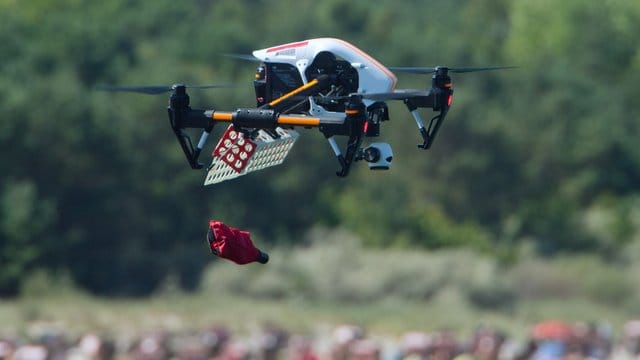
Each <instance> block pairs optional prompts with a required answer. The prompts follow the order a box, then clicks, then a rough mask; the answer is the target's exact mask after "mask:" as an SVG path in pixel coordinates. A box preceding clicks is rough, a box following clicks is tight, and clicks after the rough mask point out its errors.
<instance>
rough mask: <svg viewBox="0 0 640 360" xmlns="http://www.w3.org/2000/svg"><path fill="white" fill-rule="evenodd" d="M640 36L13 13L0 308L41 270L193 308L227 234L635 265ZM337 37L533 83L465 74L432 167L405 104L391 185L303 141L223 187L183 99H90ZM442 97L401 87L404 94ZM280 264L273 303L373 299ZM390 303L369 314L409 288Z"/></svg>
mask: <svg viewBox="0 0 640 360" xmlns="http://www.w3.org/2000/svg"><path fill="white" fill-rule="evenodd" d="M639 32H640V5H638V4H637V3H636V2H631V1H624V0H612V1H606V2H594V3H589V4H585V3H584V2H583V1H578V0H572V1H565V2H562V3H557V2H551V1H549V0H543V1H531V0H527V1H518V2H508V1H503V0H481V1H458V2H450V1H445V0H439V1H431V2H428V3H425V2H420V1H404V2H400V3H398V2H395V1H391V0H384V1H381V2H379V3H377V4H376V6H371V3H370V2H368V1H365V0H355V1H353V0H352V1H344V0H331V1H322V2H318V1H308V0H304V1H299V2H296V3H295V4H291V3H290V2H284V1H261V0H259V1H255V0H243V1H231V0H223V1H215V2H204V1H199V0H192V1H182V2H176V1H170V0H159V1H156V2H145V1H139V0H135V1H129V0H127V1H125V0H115V1H109V2H102V3H101V2H87V1H78V0H62V1H49V0H34V1H28V2H18V1H10V0H9V1H0V54H2V60H3V61H2V63H3V66H2V68H1V69H0V109H2V111H3V119H2V121H0V151H1V152H2V154H3V156H2V157H1V158H0V168H2V169H3V173H2V175H0V200H1V204H0V205H1V208H0V211H1V215H2V217H1V218H0V261H1V263H0V265H1V266H0V269H1V270H0V295H11V294H15V293H16V292H17V291H18V289H20V283H21V282H22V281H23V280H24V279H23V278H24V276H26V274H27V273H29V272H30V271H32V270H33V269H36V268H39V269H45V270H52V271H54V270H55V271H62V272H66V273H68V274H69V276H70V278H71V281H74V282H76V283H77V284H79V285H80V286H81V287H83V288H86V289H89V290H90V291H93V292H97V293H101V294H112V295H116V294H122V295H139V294H148V293H150V292H152V291H154V289H155V288H156V287H157V286H159V285H160V284H162V283H163V281H164V279H165V278H166V277H170V278H171V279H175V280H174V281H175V282H176V283H177V284H178V285H176V286H178V287H180V288H185V289H194V288H195V287H197V285H198V283H199V279H200V276H201V272H202V269H203V267H204V266H205V264H206V263H207V261H208V258H207V256H208V254H207V253H206V251H205V250H204V247H203V246H201V245H200V244H201V241H202V238H203V237H204V229H205V225H206V219H208V218H210V217H214V218H219V219H221V220H224V221H226V222H228V223H230V224H231V225H235V226H238V227H243V228H249V229H251V230H252V232H253V234H254V236H255V237H256V239H259V241H260V242H262V243H264V244H266V245H267V246H270V245H275V244H280V245H282V246H291V245H292V244H296V243H299V242H300V241H301V240H300V239H302V238H303V235H304V234H305V233H306V232H307V229H309V228H310V227H312V226H314V225H317V224H320V225H325V226H329V227H343V228H346V229H349V230H350V231H352V232H353V233H355V234H357V237H358V238H360V239H361V240H362V242H363V243H364V244H366V245H367V246H372V247H380V248H389V247H396V248H405V249H407V248H411V249H415V248H420V249H442V248H448V247H457V248H465V247H467V248H468V247H470V248H473V249H476V250H480V251H482V252H483V253H484V254H497V255H499V256H503V255H504V254H516V253H517V249H518V248H519V246H520V244H521V243H522V242H523V241H524V240H527V241H531V242H533V243H534V244H535V248H536V250H537V251H539V252H541V253H543V254H545V255H548V256H553V255H557V254H569V253H586V252H588V253H595V254H600V255H604V258H606V259H607V261H609V260H611V259H621V258H624V256H623V255H626V254H621V252H622V251H621V250H620V249H624V248H625V247H626V246H627V245H628V244H630V243H633V242H634V240H633V239H634V237H636V236H637V234H638V233H639V232H638V224H637V220H636V219H637V216H634V215H633V214H636V213H637V210H636V208H637V204H636V203H637V198H638V192H639V191H638V184H639V183H640V150H638V147H637V145H636V144H637V134H638V133H640V128H639V126H640V125H639V124H638V122H637V119H638V116H640V108H639V106H638V103H637V98H638V96H639V95H640V93H639V90H638V87H637V83H638V81H640V75H639V74H640V71H638V70H640V51H639V49H640V39H639V38H638V36H637V34H638V33H639ZM323 36H334V37H339V38H343V39H346V40H348V41H351V42H353V43H354V44H356V45H357V46H359V47H360V48H362V49H363V50H365V51H366V52H368V53H370V54H371V55H372V56H374V57H376V58H377V59H379V60H380V61H382V62H383V63H385V64H388V65H389V66H403V65H406V66H411V65H414V66H429V65H439V64H440V65H442V64H446V65H452V66H476V65H477V66H484V65H510V64H513V65H519V66H520V68H519V69H516V70H510V71H504V72H492V73H484V74H468V75H466V76H454V81H455V83H456V92H455V95H456V96H455V100H454V107H453V108H452V110H451V112H450V113H449V116H448V118H447V122H446V124H445V126H444V127H443V128H442V131H441V132H440V135H439V137H438V139H437V141H436V143H435V145H434V147H433V148H432V149H431V150H429V151H428V152H417V150H416V149H415V143H416V142H417V141H418V138H419V136H418V134H417V132H416V129H415V124H413V122H412V121H411V118H410V117H409V116H408V115H406V113H405V109H404V108H403V107H402V104H392V105H391V114H392V120H391V121H390V122H388V123H385V124H383V135H384V137H383V138H382V139H381V141H388V142H390V143H391V144H392V145H393V147H394V154H395V159H394V164H393V169H392V170H391V172H389V173H371V172H370V171H369V170H367V169H366V166H363V165H362V164H356V167H355V168H354V170H353V173H352V175H351V176H350V177H349V178H347V179H338V178H336V177H334V176H333V172H334V170H335V168H336V166H337V163H336V162H335V160H334V158H333V156H332V153H331V151H330V149H329V148H328V146H327V144H326V141H325V140H324V139H323V137H322V136H318V134H317V133H315V132H313V133H311V131H303V132H304V134H303V135H304V136H303V137H302V138H301V140H300V143H299V145H297V148H296V149H295V151H294V152H293V153H292V155H291V157H290V158H289V159H287V162H286V164H285V165H284V166H281V167H279V168H277V169H270V170H264V171H262V172H261V173H256V174H252V175H249V176H246V177H243V178H241V179H238V180H236V181H233V182H228V183H223V184H220V185H217V186H215V187H213V188H208V189H203V188H201V185H200V184H201V181H202V175H203V174H202V173H200V172H193V171H190V170H189V169H188V168H187V166H186V163H185V161H184V159H183V155H182V154H181V151H180V149H179V147H178V146H177V144H176V143H175V139H174V138H173V135H172V134H171V131H169V129H168V127H167V124H166V112H165V110H164V107H165V104H166V99H162V98H153V97H145V96H134V95H121V94H105V93H98V92H95V91H92V89H93V88H94V87H95V86H96V85H98V84H104V83H109V84H169V83H173V82H178V81H185V82H189V83H211V82H213V83H227V82H237V83H242V84H247V85H248V82H247V81H248V80H249V79H251V77H252V73H253V70H254V69H253V65H251V64H246V63H237V62H233V61H230V60H228V59H225V58H223V57H222V56H221V54H223V53H246V52H248V51H250V50H251V49H255V48H263V47H267V46H271V45H275V44H280V43H284V42H288V41H296V40H300V39H303V38H311V37H323ZM429 81H430V79H429V78H428V77H427V78H421V77H415V76H412V77H410V76H405V75H402V76H401V78H400V86H401V87H414V88H420V87H424V86H425V84H428V83H429ZM191 95H192V103H193V104H198V106H200V104H202V106H203V107H212V108H216V109H220V108H221V109H233V108H236V107H240V106H252V105H253V102H252V101H251V100H250V99H251V98H252V96H253V95H252V89H251V87H250V86H246V88H240V89H237V90H234V91H213V92H210V93H195V92H194V93H193V94H191ZM403 114H404V115H403ZM426 115H428V114H426ZM426 115H425V117H426ZM220 131H221V129H216V134H219V132H220ZM511 256H513V255H511ZM338 258H340V257H338ZM514 258H515V257H514ZM340 261H348V259H342V260H340ZM381 261H384V260H381ZM336 265H337V264H336ZM411 265H412V266H417V268H420V267H419V266H418V265H416V264H411ZM282 266H283V267H282V268H279V270H278V271H277V272H275V273H273V274H271V275H268V276H271V278H265V279H263V281H262V282H261V283H262V284H266V285H264V287H263V288H262V289H260V288H256V289H257V290H254V291H256V294H264V295H265V296H268V297H273V298H277V297H280V296H284V294H287V293H288V290H287V289H282V288H281V289H278V287H277V284H278V279H279V278H280V277H283V276H284V277H287V275H286V274H288V273H296V274H298V275H296V276H297V277H296V279H293V280H291V281H293V282H294V283H295V284H298V285H296V286H299V287H300V292H302V293H308V294H310V295H309V296H315V293H314V291H317V292H322V291H324V290H327V289H329V288H332V287H336V288H337V289H338V290H335V292H332V293H333V294H334V297H333V298H335V299H342V298H348V297H349V291H348V290H349V289H350V288H352V287H357V286H365V285H360V284H358V281H357V279H355V278H354V279H350V278H348V277H346V278H342V277H341V276H339V274H334V276H333V277H328V278H329V279H331V280H330V281H329V280H327V283H326V284H324V285H322V284H316V285H314V286H313V287H310V285H309V281H308V277H309V276H311V275H312V274H313V273H314V272H315V271H320V270H319V269H314V268H304V266H303V265H301V264H290V265H286V266H284V265H282ZM354 266H356V268H354V269H351V270H352V271H355V272H358V271H359V270H358V269H359V268H358V267H357V266H360V265H358V264H356V265H354ZM388 266H400V267H402V265H398V264H388ZM289 267H294V268H295V269H297V270H296V271H293V270H292V268H289ZM405 270H406V272H407V273H406V274H404V273H403V274H404V275H402V276H407V277H410V276H411V267H410V266H409V265H407V268H406V269H405ZM362 271H364V270H362ZM399 271H400V270H399ZM401 273H402V272H401ZM243 274H244V273H243ZM247 276H248V275H247ZM252 276H256V277H258V276H259V274H255V275H252ZM265 276H267V275H265ZM604 276H605V277H606V278H609V277H610V276H609V275H604ZM432 280H433V279H432ZM424 281H426V283H419V285H416V288H415V289H413V290H407V291H408V293H411V294H416V293H417V294H421V295H419V296H424V297H429V296H431V295H430V294H431V291H429V290H424V291H423V290H421V289H434V288H436V287H437V285H434V284H432V283H430V282H429V281H431V280H424ZM434 281H436V280H434ZM602 281H603V282H604V280H602ZM621 281H622V280H621ZM624 281H626V280H624ZM624 281H623V283H615V282H608V283H607V284H608V285H611V286H614V287H617V288H618V289H620V288H624V285H625V284H626V283H624ZM436 282H437V281H436ZM561 283H563V282H562V281H561ZM380 284H381V285H380V286H381V288H375V287H374V288H366V286H365V288H363V289H362V294H365V295H362V296H363V297H364V298H367V297H370V296H374V295H372V294H379V293H380V292H382V291H383V290H382V289H384V288H385V286H386V287H388V288H387V290H388V291H392V290H393V291H394V292H397V290H394V288H393V286H394V284H404V283H403V280H402V278H394V277H392V276H390V277H389V278H388V279H386V278H385V279H383V281H381V283H380ZM616 284H617V285H616ZM398 286H400V285H398ZM493 286H494V285H491V286H489V285H487V286H486V287H484V285H483V286H480V288H475V289H474V290H471V292H472V293H474V294H475V295H470V293H469V294H467V293H465V294H467V295H468V297H469V299H471V300H470V301H476V302H478V303H484V304H486V306H492V305H491V304H494V303H496V302H499V300H498V299H493V298H491V296H487V293H489V294H493V293H494V292H495V291H494V290H496V291H498V292H500V291H501V290H500V289H501V287H500V286H502V285H499V286H498V288H495V289H494V288H493ZM541 286H542V285H541ZM400 287H401V288H403V289H405V286H404V285H402V286H400ZM542 287H543V288H544V287H545V286H542ZM550 287H551V288H553V286H551V285H550ZM596 287H597V286H596ZM312 289H315V290H312ZM318 289H320V290H318ZM340 289H342V290H340ZM406 289H411V287H410V286H409V285H407V287H406ZM485 289H490V290H485ZM425 291H426V292H425ZM616 291H617V290H615V289H612V290H611V291H610V293H616ZM579 292H581V293H586V292H588V291H587V290H584V289H583V290H580V291H579ZM467 295H465V296H467ZM503 295H505V296H504V298H508V297H509V296H508V294H503ZM376 296H377V295H376ZM411 296H414V295H411ZM416 296H418V295H416ZM500 298H502V297H500ZM356 300H357V299H356ZM605 300H606V299H605ZM607 301H609V300H607Z"/></svg>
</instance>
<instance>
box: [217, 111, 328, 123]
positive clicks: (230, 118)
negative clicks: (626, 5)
mask: <svg viewBox="0 0 640 360" xmlns="http://www.w3.org/2000/svg"><path fill="white" fill-rule="evenodd" d="M251 110H253V109H251ZM238 113H239V111H236V112H227V111H215V112H213V114H211V117H212V118H213V120H215V121H220V122H235V120H236V119H237V118H238V115H237V114H238ZM269 113H270V112H269ZM321 122H322V119H321V118H319V117H309V116H304V115H285V114H283V115H276V119H275V123H276V124H277V125H290V126H307V127H318V126H320V123H321ZM256 127H260V126H256Z"/></svg>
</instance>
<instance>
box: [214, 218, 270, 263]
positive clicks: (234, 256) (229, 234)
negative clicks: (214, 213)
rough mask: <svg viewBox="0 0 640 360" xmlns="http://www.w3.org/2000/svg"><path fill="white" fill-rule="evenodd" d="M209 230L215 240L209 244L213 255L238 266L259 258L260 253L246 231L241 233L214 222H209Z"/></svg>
mask: <svg viewBox="0 0 640 360" xmlns="http://www.w3.org/2000/svg"><path fill="white" fill-rule="evenodd" d="M209 229H211V230H212V231H213V234H214V236H215V240H214V241H213V242H211V243H210V244H209V245H210V246H211V252H213V253H214V254H215V255H217V256H219V257H221V258H224V259H227V260H231V261H233V262H235V263H236V264H240V265H244V264H248V263H251V262H254V261H258V259H259V258H260V251H258V249H256V247H255V246H254V245H253V242H252V241H251V234H250V233H249V232H248V231H241V230H238V229H235V228H232V227H230V226H227V225H226V224H224V223H222V222H220V221H215V220H211V221H209Z"/></svg>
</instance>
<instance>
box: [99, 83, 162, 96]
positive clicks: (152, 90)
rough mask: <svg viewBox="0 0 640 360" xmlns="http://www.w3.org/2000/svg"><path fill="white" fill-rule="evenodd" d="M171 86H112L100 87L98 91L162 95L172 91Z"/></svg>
mask: <svg viewBox="0 0 640 360" xmlns="http://www.w3.org/2000/svg"><path fill="white" fill-rule="evenodd" d="M171 89H172V87H171V86H111V85H99V86H97V87H96V90H100V91H118V92H134V93H141V94H148V95H157V94H162V93H165V92H168V91H171Z"/></svg>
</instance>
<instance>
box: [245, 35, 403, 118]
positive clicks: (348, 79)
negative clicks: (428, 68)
mask: <svg viewBox="0 0 640 360" xmlns="http://www.w3.org/2000/svg"><path fill="white" fill-rule="evenodd" d="M253 56H254V57H256V58H257V59H259V60H261V61H262V62H263V63H262V64H261V66H260V67H259V68H258V72H257V74H256V82H255V89H256V98H257V103H258V106H261V105H263V104H265V103H269V102H270V101H273V100H275V99H278V98H280V97H282V96H283V95H285V94H286V93H288V92H290V91H292V90H294V89H297V88H300V87H301V86H303V85H305V84H309V83H310V82H311V81H313V80H314V79H316V78H318V77H319V76H320V75H328V76H329V81H330V86H329V87H328V88H326V89H324V90H323V91H321V92H319V93H318V94H314V95H320V96H319V98H321V97H322V96H332V97H338V96H347V95H349V94H351V93H359V94H368V93H391V92H393V91H394V90H395V87H396V84H397V81H398V80H397V78H396V76H395V75H394V74H393V73H392V72H391V71H390V70H389V69H387V68H386V67H385V66H384V65H382V64H381V63H380V62H378V61H377V60H375V59H374V58H372V57H371V56H369V55H368V54H366V53H365V52H363V51H362V50H360V49H358V48H357V47H355V46H354V45H352V44H350V43H348V42H346V41H344V40H340V39H334V38H319V39H310V40H305V41H299V42H293V43H288V44H284V45H279V46H274V47H270V48H265V49H261V50H256V51H254V52H253ZM363 102H364V104H365V105H366V106H369V105H371V104H372V103H374V101H373V100H369V99H363ZM296 110H298V111H299V110H303V111H304V112H306V113H308V114H309V115H312V116H337V117H344V104H340V103H339V102H338V103H319V102H318V101H316V100H314V98H309V101H308V102H306V101H305V103H304V104H302V108H300V107H298V108H297V109H296Z"/></svg>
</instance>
